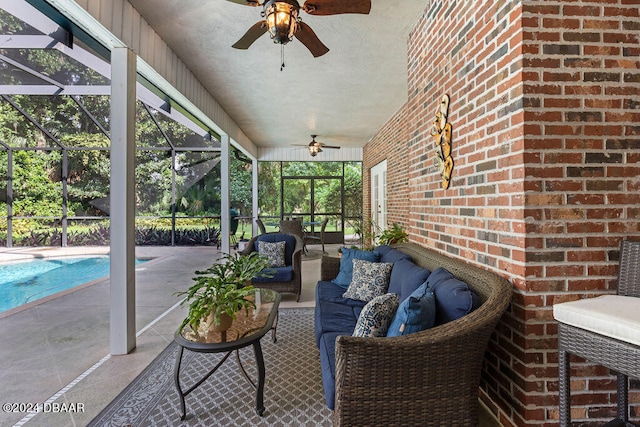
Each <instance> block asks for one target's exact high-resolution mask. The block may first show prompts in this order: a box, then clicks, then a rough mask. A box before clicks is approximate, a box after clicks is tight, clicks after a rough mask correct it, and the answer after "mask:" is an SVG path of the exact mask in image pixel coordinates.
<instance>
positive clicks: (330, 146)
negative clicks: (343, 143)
mask: <svg viewBox="0 0 640 427" xmlns="http://www.w3.org/2000/svg"><path fill="white" fill-rule="evenodd" d="M322 148H336V149H338V150H339V149H340V147H338V146H337V145H324V144H322Z"/></svg>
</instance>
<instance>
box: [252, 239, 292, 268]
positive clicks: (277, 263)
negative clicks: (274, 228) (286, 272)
mask: <svg viewBox="0 0 640 427" xmlns="http://www.w3.org/2000/svg"><path fill="white" fill-rule="evenodd" d="M286 245H287V243H286V242H273V243H271V242H258V253H259V254H260V255H261V256H263V257H266V258H267V259H268V260H269V266H270V267H284V266H285V264H284V249H285V246H286Z"/></svg>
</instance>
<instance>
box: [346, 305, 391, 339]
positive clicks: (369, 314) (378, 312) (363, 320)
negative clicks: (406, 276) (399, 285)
mask: <svg viewBox="0 0 640 427" xmlns="http://www.w3.org/2000/svg"><path fill="white" fill-rule="evenodd" d="M397 309H398V295H396V294H384V295H380V296H377V297H375V298H374V299H372V300H371V301H369V302H368V303H367V305H365V306H364V308H363V309H362V312H361V313H360V316H359V317H358V323H356V327H355V329H354V330H353V336H354V337H384V336H386V335H387V330H388V329H389V324H390V323H391V321H392V320H393V317H394V315H395V314H396V310H397Z"/></svg>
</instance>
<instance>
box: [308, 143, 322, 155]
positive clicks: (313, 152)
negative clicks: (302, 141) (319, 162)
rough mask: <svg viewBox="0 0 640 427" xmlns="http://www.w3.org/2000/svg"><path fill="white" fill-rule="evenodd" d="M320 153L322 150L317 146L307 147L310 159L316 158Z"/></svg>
mask: <svg viewBox="0 0 640 427" xmlns="http://www.w3.org/2000/svg"><path fill="white" fill-rule="evenodd" d="M321 151H322V150H321V149H320V147H318V146H317V145H309V154H311V157H315V156H317V155H318V153H319V152H321Z"/></svg>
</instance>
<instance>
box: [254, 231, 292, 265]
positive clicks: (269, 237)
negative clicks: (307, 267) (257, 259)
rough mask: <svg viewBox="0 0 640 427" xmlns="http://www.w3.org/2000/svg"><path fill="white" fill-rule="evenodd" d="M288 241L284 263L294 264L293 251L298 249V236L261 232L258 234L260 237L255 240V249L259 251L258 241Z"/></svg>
mask: <svg viewBox="0 0 640 427" xmlns="http://www.w3.org/2000/svg"><path fill="white" fill-rule="evenodd" d="M282 241H284V242H286V246H285V249H284V263H285V265H291V264H292V257H293V252H294V251H295V250H296V238H295V236H292V235H291V234H284V233H267V234H261V235H260V236H258V238H257V239H256V241H255V244H254V245H255V250H256V251H257V252H260V251H259V248H258V242H270V243H273V242H282Z"/></svg>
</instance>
